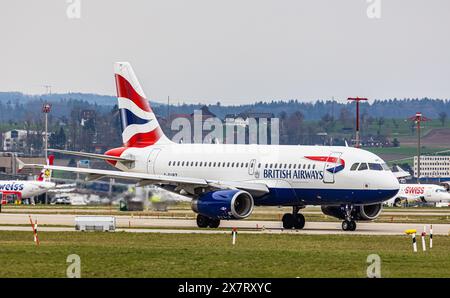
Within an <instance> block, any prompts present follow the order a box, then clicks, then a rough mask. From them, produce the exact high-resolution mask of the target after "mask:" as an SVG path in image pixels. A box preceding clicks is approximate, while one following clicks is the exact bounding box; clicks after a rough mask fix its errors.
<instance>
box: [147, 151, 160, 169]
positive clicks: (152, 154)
mask: <svg viewBox="0 0 450 298" xmlns="http://www.w3.org/2000/svg"><path fill="white" fill-rule="evenodd" d="M160 151H161V149H153V150H152V151H150V154H149V155H148V163H147V173H149V174H155V163H156V158H157V157H158V154H159V152H160Z"/></svg>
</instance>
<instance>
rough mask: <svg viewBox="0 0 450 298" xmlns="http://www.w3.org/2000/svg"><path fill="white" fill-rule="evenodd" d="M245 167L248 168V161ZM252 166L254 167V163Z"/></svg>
mask: <svg viewBox="0 0 450 298" xmlns="http://www.w3.org/2000/svg"><path fill="white" fill-rule="evenodd" d="M245 167H246V168H248V162H246V163H245ZM252 168H253V165H252Z"/></svg>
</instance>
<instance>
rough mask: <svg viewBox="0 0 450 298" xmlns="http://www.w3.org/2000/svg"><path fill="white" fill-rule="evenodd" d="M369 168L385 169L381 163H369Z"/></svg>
mask: <svg viewBox="0 0 450 298" xmlns="http://www.w3.org/2000/svg"><path fill="white" fill-rule="evenodd" d="M369 169H371V170H374V171H383V167H382V166H381V165H380V164H379V163H369Z"/></svg>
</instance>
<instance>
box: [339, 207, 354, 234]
mask: <svg viewBox="0 0 450 298" xmlns="http://www.w3.org/2000/svg"><path fill="white" fill-rule="evenodd" d="M344 208H345V220H344V221H343V222H342V230H344V231H354V230H356V221H354V220H353V216H352V211H353V205H345V207H344Z"/></svg>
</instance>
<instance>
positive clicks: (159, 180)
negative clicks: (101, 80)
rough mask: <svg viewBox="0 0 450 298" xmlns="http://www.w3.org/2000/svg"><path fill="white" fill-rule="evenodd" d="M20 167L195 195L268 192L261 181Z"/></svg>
mask: <svg viewBox="0 0 450 298" xmlns="http://www.w3.org/2000/svg"><path fill="white" fill-rule="evenodd" d="M21 168H38V169H42V168H44V169H50V170H52V171H65V172H72V173H78V174H85V175H86V176H87V177H86V178H87V180H90V181H92V180H97V179H101V178H104V177H112V178H120V179H127V180H132V181H136V182H137V184H138V185H139V186H144V185H149V184H153V185H161V186H163V185H171V186H174V187H175V188H174V189H175V190H176V191H177V192H182V191H183V190H184V193H186V194H190V195H192V196H195V195H196V194H198V193H199V192H198V191H196V190H198V189H203V190H206V191H212V190H217V189H241V190H245V191H248V192H249V193H251V194H252V195H253V196H261V195H264V194H266V193H268V192H269V189H268V188H267V186H266V185H265V184H263V183H250V182H234V181H217V180H206V179H199V178H189V177H179V176H164V175H153V174H145V173H133V172H121V171H110V170H99V169H86V168H75V167H63V166H50V165H42V164H24V163H23V162H21V163H19V169H21Z"/></svg>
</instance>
